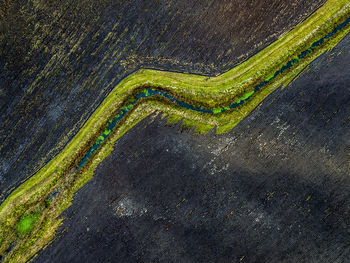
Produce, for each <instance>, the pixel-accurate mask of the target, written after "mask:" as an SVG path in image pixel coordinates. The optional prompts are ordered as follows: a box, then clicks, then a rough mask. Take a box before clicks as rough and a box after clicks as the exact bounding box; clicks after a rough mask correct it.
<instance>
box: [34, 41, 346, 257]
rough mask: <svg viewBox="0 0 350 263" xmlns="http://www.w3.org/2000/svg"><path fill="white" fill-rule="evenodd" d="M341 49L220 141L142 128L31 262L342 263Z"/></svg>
mask: <svg viewBox="0 0 350 263" xmlns="http://www.w3.org/2000/svg"><path fill="white" fill-rule="evenodd" d="M349 47H350V36H347V37H346V38H345V39H344V40H343V41H341V42H340V43H339V44H338V46H337V47H336V48H335V49H334V50H332V52H328V53H325V54H323V55H322V56H321V57H319V58H318V59H317V60H315V61H314V62H313V63H311V64H310V66H309V67H308V68H307V69H306V70H305V71H304V72H303V74H302V76H300V77H299V78H298V79H297V80H296V81H295V82H293V83H292V84H291V85H289V86H287V87H286V88H285V89H283V90H282V89H278V90H276V91H275V92H274V93H273V94H271V95H270V96H269V97H268V98H267V99H266V100H265V101H264V103H263V104H262V106H261V107H259V108H257V109H255V110H254V111H253V112H252V113H251V114H249V115H248V117H247V118H246V119H244V120H243V121H241V122H240V123H239V124H238V125H237V126H236V127H235V128H234V129H233V130H232V131H231V132H229V133H226V134H221V135H214V134H213V133H209V134H206V135H193V134H192V132H190V131H182V132H181V129H180V125H177V126H173V127H169V126H166V125H165V123H166V122H165V120H164V119H163V120H162V119H161V116H157V117H154V116H151V117H149V118H147V119H145V120H143V121H142V122H140V123H139V124H138V125H136V126H135V127H134V128H132V129H131V130H130V131H129V132H128V133H126V134H125V135H124V136H123V137H121V138H120V139H119V140H118V141H117V142H116V144H115V147H114V148H115V150H114V151H113V152H112V153H111V155H110V156H108V157H107V158H106V159H105V161H104V162H102V163H101V165H100V166H99V167H98V168H97V170H96V174H95V176H94V178H93V179H92V180H91V181H90V182H88V183H87V184H86V185H85V186H84V187H83V188H82V189H81V190H79V191H78V193H77V194H76V196H75V198H74V201H73V205H72V206H71V207H70V208H69V209H68V210H67V211H66V212H65V213H64V217H66V218H67V219H66V220H65V221H64V224H63V225H62V227H61V231H62V234H60V235H58V239H57V240H55V241H53V243H52V244H51V245H50V246H49V247H48V248H46V249H45V250H44V251H42V252H41V253H40V254H39V256H38V258H37V259H36V260H34V262H38V263H44V262H45V263H46V262H106V261H108V260H109V259H111V258H118V259H119V260H120V262H218V261H219V262H276V263H277V262H311V263H313V262H317V263H320V262H322V263H323V262H346V261H347V259H348V258H349V257H350V249H349V238H350V221H349V215H350V210H349V207H350V203H349V200H350V196H349V193H350V179H349V174H350V166H349V155H348V153H349V152H350V141H349V138H350V119H349V116H350V86H349V83H350V69H349V67H347V65H350V48H349ZM338 54H339V55H338ZM240 259H242V261H240Z"/></svg>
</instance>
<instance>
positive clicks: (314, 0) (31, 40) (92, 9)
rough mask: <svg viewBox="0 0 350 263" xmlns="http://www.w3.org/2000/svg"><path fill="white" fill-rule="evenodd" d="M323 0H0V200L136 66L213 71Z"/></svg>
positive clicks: (257, 46) (243, 56)
mask: <svg viewBox="0 0 350 263" xmlns="http://www.w3.org/2000/svg"><path fill="white" fill-rule="evenodd" d="M323 2H324V0H308V1H305V0H288V1H286V0H265V1H238V0H232V1H222V0H221V1H214V0H197V1H171V0H167V1H156V0H150V1H141V0H130V1H112V0H84V1H73V0H66V1H58V0H54V1H40V0H39V1H29V0H26V1H22V0H21V1H20V0H0V45H1V46H0V202H1V201H2V200H3V199H4V198H5V197H6V196H7V195H8V190H9V189H11V188H13V187H15V186H18V185H19V184H20V182H21V181H22V180H24V179H25V178H27V177H28V176H30V175H31V174H33V173H35V172H36V171H37V170H38V169H39V168H40V167H42V166H43V165H44V164H45V163H46V162H47V161H49V160H50V159H51V158H52V157H53V156H55V155H56V154H57V153H58V152H59V151H60V150H61V149H62V148H63V147H64V145H65V144H66V143H67V142H68V141H69V140H70V139H71V138H72V137H73V136H74V134H76V132H77V131H78V130H79V128H80V127H81V126H82V124H83V123H84V122H85V121H86V119H87V118H88V117H89V115H90V114H91V113H92V112H93V111H94V110H95V109H96V107H97V106H98V105H99V103H100V102H101V101H102V100H103V99H104V98H105V97H106V95H107V94H108V93H109V91H111V89H112V88H113V87H115V85H116V84H117V83H118V82H119V81H120V80H121V79H123V78H124V77H125V76H126V75H128V74H130V73H132V72H133V71H135V70H136V69H138V68H140V67H152V68H157V69H164V70H173V71H180V72H193V73H201V74H208V75H215V74H217V73H219V72H223V71H225V70H228V69H230V68H232V67H233V66H234V65H236V64H237V63H238V62H240V61H243V60H244V59H246V58H248V57H249V56H251V55H253V54H255V53H256V52H258V51H259V50H261V49H262V48H264V47H265V46H267V45H268V44H270V43H271V42H272V41H274V40H276V39H277V38H278V37H279V36H280V35H281V34H283V33H284V32H287V31H288V30H290V29H291V28H292V27H293V26H295V25H296V24H297V23H299V22H300V21H302V20H304V19H305V18H307V17H308V16H309V15H310V14H311V13H312V12H313V11H314V10H315V9H317V7H319V6H320V5H321V4H322V3H323Z"/></svg>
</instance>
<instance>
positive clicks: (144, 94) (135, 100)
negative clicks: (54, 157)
mask: <svg viewBox="0 0 350 263" xmlns="http://www.w3.org/2000/svg"><path fill="white" fill-rule="evenodd" d="M349 23H350V17H348V18H347V19H346V20H345V21H344V22H343V23H341V24H340V25H338V26H337V27H336V28H334V29H333V30H332V31H331V32H330V33H328V34H326V35H325V36H323V37H322V38H320V39H319V40H317V41H315V42H314V43H312V44H311V46H310V47H309V48H307V49H305V50H304V51H303V52H301V53H300V54H299V55H298V56H297V57H296V58H293V59H291V60H289V61H288V62H287V63H286V64H284V65H283V66H282V67H281V68H280V69H278V70H277V71H276V72H275V73H274V74H272V75H270V76H268V77H267V78H266V79H265V80H264V81H262V82H261V83H259V84H258V85H256V86H255V87H254V88H253V89H252V90H251V91H249V92H247V93H245V94H244V95H243V96H242V97H241V98H239V99H237V100H236V101H234V102H232V103H231V104H230V105H229V106H226V107H221V108H215V109H206V108H202V107H196V106H193V105H191V104H188V103H186V102H184V101H180V100H178V99H176V98H174V97H173V96H172V95H170V94H168V93H166V92H164V91H159V90H156V89H153V88H149V89H145V90H143V91H142V92H140V93H138V94H136V95H135V96H134V97H133V98H132V99H131V101H130V102H129V103H128V104H127V105H125V106H123V107H122V108H121V110H120V111H119V112H118V114H117V115H115V116H114V117H113V118H112V119H111V120H110V121H108V123H107V126H106V129H105V130H104V132H103V133H102V134H101V135H100V136H99V137H98V139H97V140H96V142H95V143H94V145H93V146H92V147H91V148H90V149H89V151H88V152H87V154H86V155H85V156H84V158H83V159H82V160H81V161H80V163H79V168H81V167H83V166H84V164H85V163H86V162H87V161H88V160H89V158H90V157H91V156H92V155H93V154H94V153H95V151H96V150H97V149H98V148H99V146H100V145H101V144H102V143H103V142H104V141H105V140H106V139H107V138H108V137H109V135H110V134H111V133H112V131H113V129H114V128H115V126H116V125H117V124H118V122H119V121H121V120H122V119H123V118H124V117H125V115H126V114H127V113H128V112H129V111H130V110H131V109H132V108H133V106H134V105H135V104H136V103H138V102H139V100H140V99H143V98H149V97H152V96H161V97H164V98H166V99H168V100H169V101H171V102H172V103H175V104H177V105H179V106H180V107H182V108H185V109H189V110H194V111H197V112H201V113H209V114H218V113H221V112H226V111H229V110H232V109H234V108H237V107H238V106H240V105H242V104H243V103H244V102H246V101H247V100H249V99H250V98H251V97H252V96H253V95H254V94H255V93H256V92H258V91H259V90H260V89H261V88H263V87H264V86H265V85H267V84H268V83H270V82H271V81H272V80H274V79H275V78H276V77H277V76H279V75H280V74H282V73H283V72H285V71H286V70H288V69H290V68H292V67H293V66H294V65H296V64H297V63H299V62H300V61H301V60H302V59H303V58H305V57H306V56H307V55H309V54H311V53H312V52H313V51H314V50H315V49H316V48H317V47H319V46H321V45H322V44H323V43H324V42H325V41H326V40H327V39H329V38H331V37H333V36H334V35H335V34H336V33H338V32H339V31H341V30H342V29H344V28H345V27H346V26H347V25H348V24H349Z"/></svg>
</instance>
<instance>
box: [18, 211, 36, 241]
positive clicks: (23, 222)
mask: <svg viewBox="0 0 350 263" xmlns="http://www.w3.org/2000/svg"><path fill="white" fill-rule="evenodd" d="M40 215H41V214H40V212H32V213H30V214H28V215H25V216H23V217H22V218H21V219H20V220H19V221H18V223H17V224H16V231H17V233H18V235H20V236H24V235H27V234H30V233H31V232H32V230H33V229H34V226H35V225H36V223H37V222H38V220H39V218H40Z"/></svg>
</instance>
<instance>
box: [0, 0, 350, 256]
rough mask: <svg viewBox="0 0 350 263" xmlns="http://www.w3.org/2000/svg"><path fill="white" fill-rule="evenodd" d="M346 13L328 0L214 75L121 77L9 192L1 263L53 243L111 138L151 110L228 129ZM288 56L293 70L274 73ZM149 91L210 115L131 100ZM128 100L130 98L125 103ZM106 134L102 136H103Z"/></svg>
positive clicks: (333, 40) (0, 213) (2, 214)
mask: <svg viewBox="0 0 350 263" xmlns="http://www.w3.org/2000/svg"><path fill="white" fill-rule="evenodd" d="M349 16H350V3H349V0H328V1H327V2H326V3H325V4H324V6H323V7H321V8H320V9H319V10H317V12H315V13H314V14H313V15H312V16H310V17H309V18H308V19H307V20H306V21H304V22H303V23H301V24H300V25H298V26H297V27H296V28H294V29H293V30H292V31H291V32H289V33H288V34H286V35H284V36H283V37H281V38H280V39H279V40H278V41H276V42H275V43H273V44H272V45H270V46H269V47H267V48H265V49H264V50H263V51H261V52H260V53H258V54H257V55H255V56H253V57H252V58H250V59H249V60H247V61H246V62H244V63H242V64H240V65H239V66H237V67H235V68H234V69H232V70H230V71H228V72H226V73H224V74H221V75H219V76H217V77H213V78H208V77H205V76H198V75H191V74H181V73H174V72H165V71H156V70H146V69H143V70H139V71H138V72H136V73H134V74H132V75H130V76H128V77H127V78H125V79H124V80H123V81H121V82H120V83H119V84H118V86H117V87H115V89H114V90H113V91H112V92H111V93H110V94H109V95H108V96H107V98H106V99H105V100H104V101H103V103H102V104H101V105H100V106H99V107H98V108H97V110H96V111H95V112H94V113H93V115H92V116H91V117H90V118H89V120H88V121H87V122H86V124H85V125H84V127H83V128H82V129H81V130H80V131H79V132H78V134H77V135H76V136H75V137H74V138H73V139H72V141H71V142H70V143H69V144H68V145H67V146H66V147H65V148H64V149H63V151H62V152H61V153H60V154H59V155H57V156H56V157H55V158H53V159H52V160H51V161H50V162H49V163H48V164H47V165H46V166H45V167H43V168H42V169H41V170H40V171H39V172H38V173H36V174H35V175H33V176H32V177H31V178H30V179H28V180H27V181H26V182H24V183H23V184H22V185H21V186H20V187H18V188H17V189H16V190H15V191H14V192H12V193H11V194H10V196H9V197H8V198H7V199H6V200H5V201H4V202H3V204H2V205H1V206H0V256H1V257H2V259H3V260H4V261H5V262H25V261H27V260H28V259H30V258H32V257H33V256H34V255H35V253H37V252H38V250H40V249H41V248H43V247H44V246H45V245H47V243H48V242H49V241H50V240H52V238H53V237H54V234H55V231H56V230H57V228H58V226H59V225H60V223H61V219H60V220H58V219H57V217H58V216H59V215H60V214H61V213H62V212H63V211H64V210H65V209H66V208H67V207H68V206H69V205H70V204H71V201H72V198H73V194H74V193H75V192H76V191H77V190H78V189H79V188H80V187H81V186H82V185H84V184H85V183H86V182H87V181H88V180H89V179H90V178H91V177H92V175H93V172H94V170H95V168H96V167H97V165H98V164H99V163H100V162H101V161H102V160H103V159H104V158H105V157H106V156H107V155H108V154H109V153H110V152H111V151H112V150H113V143H114V142H115V140H117V139H118V138H120V136H122V135H123V134H124V133H125V132H126V131H128V130H129V129H130V128H131V127H133V126H134V125H135V124H136V123H138V122H139V121H140V120H142V119H143V118H145V117H146V116H149V115H150V114H151V113H152V112H154V111H160V112H164V113H165V114H167V115H168V116H169V118H168V122H169V123H175V122H177V121H179V120H180V119H182V118H184V121H183V125H184V127H186V128H191V127H193V126H196V127H197V128H196V132H199V133H204V132H207V131H209V130H210V129H212V128H213V127H214V126H216V127H217V132H218V133H223V132H227V131H229V130H231V129H232V128H233V127H234V126H235V125H236V124H237V123H239V122H240V121H241V120H242V119H243V118H244V117H245V116H246V115H247V114H248V113H249V112H251V110H252V109H254V108H255V107H256V106H258V105H259V103H260V102H261V101H262V100H263V99H264V98H265V97H266V96H268V94H270V93H271V92H272V91H273V90H275V89H276V88H277V87H280V86H281V85H286V84H287V83H289V82H290V81H292V80H293V79H294V78H295V77H296V76H297V75H298V74H299V73H300V72H301V70H302V69H303V68H305V67H306V66H307V65H308V64H309V63H310V62H311V61H312V60H313V59H315V58H316V57H317V56H319V55H320V54H322V53H323V52H324V51H326V50H329V49H331V48H332V47H334V46H335V45H336V44H337V43H338V42H339V41H340V40H341V39H342V38H343V37H344V36H345V35H346V34H347V33H348V32H349V26H346V27H344V28H343V29H342V30H341V31H339V32H337V34H335V35H332V36H331V37H328V38H327V40H326V41H324V42H322V43H319V45H318V46H317V48H315V49H313V50H312V52H309V53H308V54H305V56H304V55H303V56H302V59H301V57H300V54H303V52H304V51H305V50H308V49H309V48H310V46H311V45H312V44H313V43H315V42H317V41H318V40H320V39H322V38H324V37H325V36H327V35H329V34H330V32H333V31H334V29H335V28H337V27H338V26H339V25H341V24H342V23H343V22H344V21H345V20H346V19H347V18H348V17H349ZM290 61H292V64H293V65H292V67H290V68H288V69H286V70H285V71H283V74H277V75H276V72H278V71H279V70H280V69H281V68H282V67H283V66H284V65H286V63H288V62H290ZM293 61H294V62H293ZM264 82H268V83H265V84H266V85H265V84H264V87H263V88H261V89H259V90H258V91H257V92H255V90H252V87H256V86H257V85H259V83H264ZM145 89H146V90H148V91H146V90H145ZM153 90H157V91H162V92H164V94H165V93H166V94H169V96H170V95H171V97H172V98H174V99H176V100H177V101H182V102H186V103H187V104H188V105H192V106H193V107H194V108H202V109H211V111H212V112H211V113H205V112H200V111H195V110H192V109H191V108H184V107H180V106H179V105H177V104H174V103H171V102H169V100H167V99H166V98H164V97H162V96H152V97H148V96H144V97H142V98H140V99H139V100H138V101H137V103H136V102H135V100H134V98H135V96H137V94H139V93H140V92H150V91H151V92H153ZM145 94H146V93H145ZM147 94H148V93H147ZM162 94H163V93H162ZM248 98H249V100H247V101H246V99H248ZM242 100H244V101H245V103H244V104H242V105H239V107H235V108H234V109H230V110H229V109H228V108H229V107H228V105H230V104H231V103H232V102H240V101H242ZM132 101H134V102H135V103H134V104H133V107H132V108H129V106H128V105H130V103H131V102H132ZM123 107H127V108H128V111H127V114H125V116H124V117H123V118H122V119H120V121H119V122H118V123H117V124H116V126H115V128H114V129H113V132H112V131H110V132H109V130H107V132H106V128H107V127H108V122H109V121H110V120H112V119H113V117H115V116H117V115H118V114H119V113H120V111H121V109H122V108H123ZM105 133H106V135H107V134H108V139H106V140H104V139H103V140H102V139H101V138H102V137H103V138H104V136H103V134H105ZM101 136H102V137H101ZM106 138H107V137H106ZM98 140H102V141H103V144H101V145H100V147H99V148H98V150H97V151H95V152H94V153H93V154H92V155H91V156H89V158H88V159H87V160H86V163H84V166H82V167H81V169H77V167H78V164H79V162H80V161H81V160H82V159H84V157H85V156H86V154H87V152H89V149H91V146H92V145H93V144H94V143H95V142H96V141H98Z"/></svg>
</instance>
